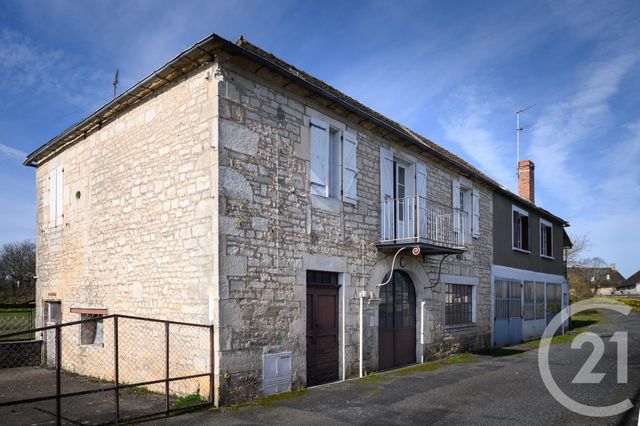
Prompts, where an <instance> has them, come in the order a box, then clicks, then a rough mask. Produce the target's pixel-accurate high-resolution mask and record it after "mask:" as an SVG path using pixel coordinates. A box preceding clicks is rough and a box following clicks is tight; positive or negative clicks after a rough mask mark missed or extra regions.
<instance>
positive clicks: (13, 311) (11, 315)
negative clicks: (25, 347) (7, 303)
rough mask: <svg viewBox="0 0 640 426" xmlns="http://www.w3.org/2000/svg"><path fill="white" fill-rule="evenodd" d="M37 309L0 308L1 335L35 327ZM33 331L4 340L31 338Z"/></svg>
mask: <svg viewBox="0 0 640 426" xmlns="http://www.w3.org/2000/svg"><path fill="white" fill-rule="evenodd" d="M33 318H35V309H33V308H0V335H2V334H9V333H15V332H18V331H21V330H26V329H30V328H34V327H35V324H34V321H33ZM32 338H33V334H32V333H25V334H21V335H18V336H13V337H9V338H6V339H3V340H30V339H32Z"/></svg>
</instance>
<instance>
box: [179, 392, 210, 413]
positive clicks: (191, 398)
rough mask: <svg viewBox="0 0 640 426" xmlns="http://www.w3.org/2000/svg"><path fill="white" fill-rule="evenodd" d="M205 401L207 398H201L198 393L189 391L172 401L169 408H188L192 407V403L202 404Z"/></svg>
mask: <svg viewBox="0 0 640 426" xmlns="http://www.w3.org/2000/svg"><path fill="white" fill-rule="evenodd" d="M205 402H207V400H206V399H204V398H202V397H201V396H200V394H199V393H190V394H188V395H184V396H181V397H180V398H178V399H177V401H176V402H174V403H173V405H172V406H171V408H174V409H180V408H189V407H193V406H194V405H200V404H204V403H205Z"/></svg>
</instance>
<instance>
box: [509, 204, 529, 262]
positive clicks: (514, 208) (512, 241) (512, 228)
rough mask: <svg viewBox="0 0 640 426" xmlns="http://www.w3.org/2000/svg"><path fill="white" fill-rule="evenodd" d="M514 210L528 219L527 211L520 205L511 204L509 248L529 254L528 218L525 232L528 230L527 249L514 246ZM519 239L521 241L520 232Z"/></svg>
mask: <svg viewBox="0 0 640 426" xmlns="http://www.w3.org/2000/svg"><path fill="white" fill-rule="evenodd" d="M515 212H518V213H520V215H521V216H526V217H527V218H528V219H530V218H529V212H528V211H526V210H524V209H521V208H520V207H517V206H514V205H512V206H511V218H510V220H511V248H512V249H513V250H514V251H519V252H522V253H527V254H531V233H530V232H529V231H530V229H529V228H530V227H531V223H530V220H528V222H529V223H528V227H527V232H529V239H528V240H529V249H528V250H526V249H523V248H521V247H516V242H515V241H514V239H513V231H514V225H513V214H514V213H515ZM520 241H521V242H522V233H521V234H520Z"/></svg>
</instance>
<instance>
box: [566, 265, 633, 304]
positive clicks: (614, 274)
mask: <svg viewBox="0 0 640 426" xmlns="http://www.w3.org/2000/svg"><path fill="white" fill-rule="evenodd" d="M605 265H606V263H605ZM568 277H569V282H572V283H575V284H576V285H583V286H586V287H587V288H589V290H590V294H591V295H593V296H611V295H612V294H614V293H615V292H616V290H620V286H621V285H623V283H624V282H625V278H624V276H623V275H622V274H621V273H620V271H618V269H617V267H616V264H615V263H612V264H610V265H609V266H603V267H600V266H573V267H570V268H568Z"/></svg>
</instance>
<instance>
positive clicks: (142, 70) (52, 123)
mask: <svg viewBox="0 0 640 426" xmlns="http://www.w3.org/2000/svg"><path fill="white" fill-rule="evenodd" d="M639 29H640V3H638V2H636V1H624V0H621V1H615V2H609V1H604V2H598V1H588V2H578V1H549V2H543V1H535V2H525V1H518V2H513V1H504V2H498V1H492V2H486V1H477V2H468V1H458V2H445V1H440V2H429V1H420V2H389V1H378V2H376V1H372V2H355V1H354V2H344V1H340V2H330V1H322V2H312V1H304V2H302V1H301V2H293V1H280V2H279V1H270V2H249V1H238V2H232V1H222V2H214V1H180V2H176V1H165V2H162V1H135V2H131V1H128V2H106V1H91V2H81V1H74V2H73V1H62V0H56V1H51V2H36V1H30V2H27V1H21V2H18V1H3V2H1V3H0V205H2V209H0V243H3V242H7V241H13V240H17V239H23V238H29V237H33V236H34V233H35V229H34V228H35V226H34V223H35V215H34V200H35V195H34V192H35V191H34V170H32V169H30V168H27V167H24V166H22V165H21V162H22V160H23V159H24V155H25V153H28V152H31V151H33V150H34V149H35V148H37V147H38V146H40V145H42V144H43V143H45V142H47V141H48V140H49V139H50V138H52V137H54V136H55V135H57V134H58V133H59V132H60V131H62V130H63V129H65V128H66V127H68V126H69V125H71V124H73V123H74V122H76V121H78V120H79V119H81V118H82V117H84V116H86V115H87V114H89V113H91V112H92V111H94V110H95V109H97V108H98V107H99V106H100V105H102V104H103V103H105V102H106V101H108V100H109V99H110V97H111V93H112V86H111V82H112V80H113V74H114V71H115V69H116V68H119V69H120V77H121V87H122V88H123V89H124V88H125V87H128V86H130V85H131V84H133V83H135V82H136V81H138V80H139V79H141V78H142V77H144V76H145V75H147V74H148V73H149V72H151V71H152V70H154V69H156V68H158V67H159V66H160V65H162V64H163V63H165V62H166V61H167V60H169V59H171V58H173V57H174V56H175V54H177V53H178V52H180V51H182V50H184V49H185V48H187V47H189V46H191V45H192V44H193V43H195V42H196V41H198V40H200V39H202V38H204V37H205V36H207V35H209V34H211V33H213V32H215V33H217V34H220V35H221V36H223V37H226V38H228V39H231V40H236V39H237V38H238V36H239V35H240V34H243V35H244V36H245V37H246V38H247V39H248V40H249V41H251V42H253V43H255V44H257V45H259V46H261V47H263V48H264V49H265V50H268V51H271V52H273V53H274V54H276V55H277V56H280V57H282V58H283V59H285V60H287V61H289V62H291V63H293V64H294V65H296V66H298V67H300V68H302V69H304V70H306V71H308V72H310V73H311V74H313V75H315V76H317V77H319V78H321V79H323V80H325V81H327V82H328V83H330V84H332V85H333V86H335V87H337V88H338V89H340V90H342V91H344V92H346V93H347V94H349V95H351V96H352V97H355V98H357V99H359V100H360V101H362V102H364V103H365V104H367V105H369V106H371V107H372V108H374V109H376V110H378V111H380V112H382V113H383V114H385V115H387V116H389V117H391V118H393V119H395V120H398V121H400V122H402V123H403V124H406V125H408V126H409V127H411V128H412V129H414V130H415V131H417V132H419V133H421V134H423V135H425V136H427V137H429V138H430V139H432V140H433V141H435V142H437V143H439V144H440V145H443V146H444V147H446V148H448V149H449V150H451V151H453V152H455V153H457V154H459V155H461V156H462V157H464V158H465V159H467V160H469V161H470V162H472V163H473V164H475V165H476V166H477V167H479V168H480V169H482V170H483V171H485V172H486V173H487V174H489V175H491V176H492V177H494V178H495V179H497V180H498V181H500V182H501V183H502V184H503V185H505V186H506V187H508V188H510V189H512V190H516V189H517V188H516V180H515V132H514V128H515V123H514V119H515V117H514V113H515V111H516V110H517V109H518V108H520V107H522V106H525V105H528V104H530V103H536V106H535V107H534V108H533V109H531V110H530V111H528V112H526V113H525V115H524V116H523V123H524V124H525V125H527V124H528V123H535V125H533V126H531V127H529V128H528V129H526V130H525V131H524V132H523V135H522V150H521V157H522V158H528V159H531V160H533V161H534V162H535V164H536V185H537V187H536V198H537V203H538V204H539V205H541V206H542V207H544V208H547V209H549V210H551V211H552V212H554V213H556V214H557V215H559V216H561V217H563V218H565V219H567V220H568V221H569V222H571V224H572V227H571V228H570V233H574V234H586V235H588V236H589V238H590V239H591V248H590V250H589V252H588V253H587V255H589V256H600V257H602V258H604V259H605V260H606V261H607V262H616V263H617V264H618V268H619V269H620V270H621V271H622V273H623V274H624V275H625V276H628V275H630V274H632V273H633V272H635V271H636V270H637V269H640V257H639V256H638V248H640V190H639V188H640V186H639V185H640V167H639V166H638V165H640V108H638V106H639V104H638V99H640V96H639V95H640V72H639V71H640V30H639Z"/></svg>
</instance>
